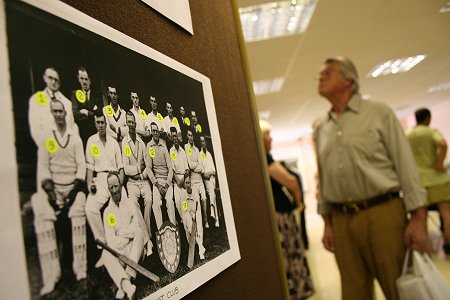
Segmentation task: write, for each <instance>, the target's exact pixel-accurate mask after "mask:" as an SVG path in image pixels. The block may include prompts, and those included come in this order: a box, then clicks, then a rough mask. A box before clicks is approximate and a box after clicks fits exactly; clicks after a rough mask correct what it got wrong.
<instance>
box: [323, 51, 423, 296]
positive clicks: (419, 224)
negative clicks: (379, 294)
mask: <svg viewBox="0 0 450 300" xmlns="http://www.w3.org/2000/svg"><path fill="white" fill-rule="evenodd" d="M318 83H319V84H318V92H319V94H320V95H321V96H323V97H324V98H326V99H327V100H328V101H329V102H330V103H331V110H330V111H329V112H328V115H327V116H326V117H325V118H323V119H322V120H321V122H320V123H319V124H317V126H316V131H315V147H316V153H317V162H318V171H319V189H320V192H319V205H318V212H319V214H321V215H322V217H323V219H324V222H325V227H324V235H323V240H322V241H323V244H324V246H325V248H326V249H327V250H329V251H331V252H334V254H335V257H336V261H337V264H338V267H339V271H340V274H341V283H342V299H374V279H377V280H378V282H379V283H380V286H381V288H382V290H383V293H384V295H385V297H386V299H388V300H392V299H398V294H397V289H396V279H397V278H398V277H399V276H400V274H401V271H402V264H403V260H404V257H405V254H406V247H410V248H411V249H413V250H417V251H427V250H428V238H427V233H426V209H425V207H424V205H425V201H426V193H425V190H424V189H423V188H422V187H420V184H419V178H418V174H417V170H416V167H415V164H414V157H413V155H412V151H411V147H410V146H409V143H408V141H407V139H406V137H405V135H404V133H403V129H402V127H401V125H400V123H399V121H398V120H397V118H396V116H395V114H394V112H393V111H392V110H391V109H390V108H389V107H387V106H386V105H384V104H382V103H378V102H372V101H363V100H362V99H361V96H360V94H359V85H358V74H357V71H356V68H355V66H354V65H353V63H352V62H351V61H350V60H349V59H347V58H344V57H341V56H337V57H331V58H328V59H326V60H325V62H324V64H323V65H322V68H321V70H320V73H319V82H318ZM400 191H401V192H402V195H403V197H401V196H400ZM407 213H409V214H410V218H409V220H408V218H407Z"/></svg>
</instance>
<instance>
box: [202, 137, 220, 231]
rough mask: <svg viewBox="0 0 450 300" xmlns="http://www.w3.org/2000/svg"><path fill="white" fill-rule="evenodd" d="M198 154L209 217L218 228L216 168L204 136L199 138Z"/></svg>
mask: <svg viewBox="0 0 450 300" xmlns="http://www.w3.org/2000/svg"><path fill="white" fill-rule="evenodd" d="M200 146H201V148H200V152H199V154H198V161H199V162H200V164H201V165H202V169H203V173H202V177H203V184H204V185H205V188H206V191H207V192H208V196H209V206H210V210H211V213H210V215H211V217H212V218H214V220H215V222H214V226H216V227H219V212H218V210H217V201H216V167H215V166H214V158H213V157H212V155H211V152H209V151H208V147H207V145H206V139H205V136H203V135H201V136H200Z"/></svg>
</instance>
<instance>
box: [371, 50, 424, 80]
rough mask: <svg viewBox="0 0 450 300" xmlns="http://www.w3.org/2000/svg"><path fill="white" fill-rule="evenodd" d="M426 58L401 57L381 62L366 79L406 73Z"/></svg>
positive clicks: (421, 56) (420, 56)
mask: <svg viewBox="0 0 450 300" xmlns="http://www.w3.org/2000/svg"><path fill="white" fill-rule="evenodd" d="M426 57H427V56H426V55H423V54H421V55H417V56H412V57H403V58H398V59H393V60H388V61H385V62H382V63H380V64H379V65H377V66H376V67H375V68H373V69H372V71H370V72H369V74H368V77H374V78H375V77H378V76H383V75H389V74H397V73H402V72H407V71H409V70H411V69H412V68H413V67H414V66H415V65H417V64H418V63H420V62H421V61H422V60H424V59H425V58H426Z"/></svg>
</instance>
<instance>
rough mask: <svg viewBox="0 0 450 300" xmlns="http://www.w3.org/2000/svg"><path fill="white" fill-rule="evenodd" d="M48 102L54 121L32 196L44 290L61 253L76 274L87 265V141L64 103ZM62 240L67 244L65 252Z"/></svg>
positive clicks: (58, 272) (82, 272) (51, 281)
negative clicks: (74, 127)
mask: <svg viewBox="0 0 450 300" xmlns="http://www.w3.org/2000/svg"><path fill="white" fill-rule="evenodd" d="M49 106H50V109H51V113H52V115H53V117H54V121H55V125H56V126H55V127H54V129H53V130H48V132H47V139H46V140H45V142H43V145H41V146H40V147H39V151H38V172H39V176H38V177H39V178H40V179H41V186H42V189H41V190H39V191H38V192H37V193H36V194H34V195H33V196H32V197H31V205H32V208H33V213H34V229H35V231H36V237H37V247H38V253H39V261H40V264H41V272H42V282H43V285H44V286H43V287H42V289H41V295H44V294H47V293H50V292H52V291H53V289H54V287H55V284H56V283H57V282H58V280H59V278H60V276H61V266H60V261H59V257H60V256H61V257H62V263H63V266H65V267H67V266H70V265H72V269H73V272H74V274H75V275H76V278H77V280H81V279H83V278H86V268H87V264H86V217H85V213H84V205H85V202H86V195H85V194H84V193H83V192H82V190H83V186H84V178H85V175H86V164H85V159H84V154H83V144H82V142H81V139H80V137H79V136H78V135H77V134H73V132H72V130H71V129H70V128H68V126H67V122H66V114H67V112H66V110H65V107H64V105H63V103H61V102H60V101H59V100H53V101H52V102H51V103H50V104H49ZM69 219H70V222H69ZM55 222H56V235H55ZM58 241H59V242H62V244H63V247H62V250H63V251H62V253H61V252H59V251H58ZM72 260H73V262H72Z"/></svg>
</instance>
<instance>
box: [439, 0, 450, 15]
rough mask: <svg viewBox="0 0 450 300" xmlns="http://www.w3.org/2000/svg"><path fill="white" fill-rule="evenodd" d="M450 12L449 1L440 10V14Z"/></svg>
mask: <svg viewBox="0 0 450 300" xmlns="http://www.w3.org/2000/svg"><path fill="white" fill-rule="evenodd" d="M449 11H450V1H448V2H447V3H446V4H445V5H444V6H442V7H441V9H440V10H439V12H440V13H445V12H449Z"/></svg>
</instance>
